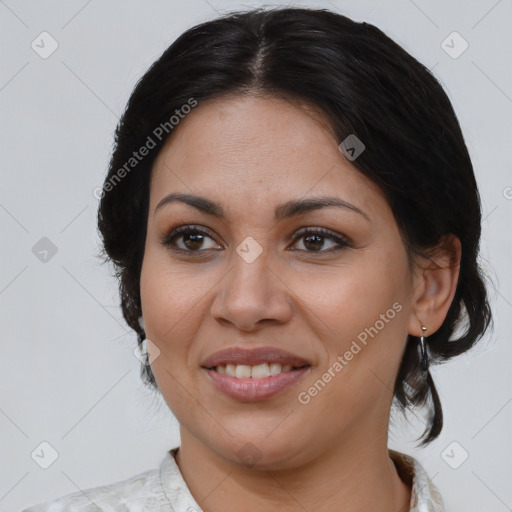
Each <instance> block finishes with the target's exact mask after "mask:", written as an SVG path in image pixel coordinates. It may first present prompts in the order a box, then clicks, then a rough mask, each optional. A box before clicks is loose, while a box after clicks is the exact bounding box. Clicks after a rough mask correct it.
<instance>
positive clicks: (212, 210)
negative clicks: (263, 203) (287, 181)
mask: <svg viewBox="0 0 512 512" xmlns="http://www.w3.org/2000/svg"><path fill="white" fill-rule="evenodd" d="M173 202H180V203H185V204H188V205H189V206H192V207H194V208H196V209H197V210H199V211H201V212H203V213H206V214H208V215H213V216H214V217H218V218H220V219H225V217H226V215H225V213H224V209H223V208H222V206H221V205H220V204H219V203H217V202H215V201H212V200H210V199H207V198H206V197H202V196H197V195H193V194H179V193H171V194H169V195H167V196H165V197H164V198H163V199H162V200H161V201H160V202H159V203H158V205H157V206H156V208H155V212H154V213H156V212H157V210H158V209H159V208H161V207H163V206H164V205H166V204H169V203H173ZM329 207H336V208H346V209H348V210H351V211H353V212H355V213H358V214H360V215H362V216H363V217H365V219H366V220H368V221H369V222H371V220H370V217H369V216H368V215H367V214H366V213H365V212H363V211H362V210H361V209H360V208H358V207H357V206H354V205H353V204H350V203H348V202H347V201H344V200H343V199H340V198H339V197H332V196H319V197H309V198H306V199H298V200H291V201H287V202H286V203H284V204H281V205H279V206H277V207H276V210H275V213H274V216H275V219H276V220H277V221H281V220H283V219H288V218H290V217H294V216H296V215H302V214H304V213H307V212H310V211H313V210H319V209H320V208H329Z"/></svg>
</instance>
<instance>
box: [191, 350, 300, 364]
mask: <svg viewBox="0 0 512 512" xmlns="http://www.w3.org/2000/svg"><path fill="white" fill-rule="evenodd" d="M263 363H279V364H282V365H287V364H288V365H291V366H296V367H300V366H305V365H307V366H309V365H310V363H309V362H308V361H306V360H305V359H303V358H302V357H299V356H297V355H295V354H292V353H291V352H287V351H286V350H282V349H280V348H275V347H260V348H252V349H246V348H239V347H232V348H226V349H224V350H219V351H218V352H215V353H214V354H212V355H211V356H209V357H208V358H206V359H205V360H204V361H203V362H202V363H201V366H202V367H203V368H213V367H214V366H219V365H222V366H224V365H227V364H235V365H236V364H245V365H248V366H254V365H258V364H263Z"/></svg>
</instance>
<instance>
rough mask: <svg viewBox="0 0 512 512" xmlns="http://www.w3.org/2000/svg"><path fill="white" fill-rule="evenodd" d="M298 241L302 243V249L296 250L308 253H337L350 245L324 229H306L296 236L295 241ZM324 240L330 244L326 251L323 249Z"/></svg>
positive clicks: (340, 237) (324, 245)
mask: <svg viewBox="0 0 512 512" xmlns="http://www.w3.org/2000/svg"><path fill="white" fill-rule="evenodd" d="M299 240H302V241H303V242H302V245H303V246H304V249H296V250H299V251H304V252H310V253H311V252H313V253H314V252H320V253H325V252H332V251H339V250H341V249H343V248H345V247H350V244H349V243H348V241H347V240H346V239H345V238H344V237H342V236H340V235H335V234H334V233H331V232H330V231H328V230H327V229H325V228H314V229H313V228H307V229H305V230H303V231H301V232H300V233H298V234H297V235H296V237H295V241H299ZM326 240H328V241H330V243H331V246H330V247H328V248H327V249H325V247H326Z"/></svg>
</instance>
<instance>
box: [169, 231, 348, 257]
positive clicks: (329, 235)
mask: <svg viewBox="0 0 512 512" xmlns="http://www.w3.org/2000/svg"><path fill="white" fill-rule="evenodd" d="M187 234H196V235H197V234H199V235H202V236H207V237H208V238H211V239H212V240H213V238H214V237H213V236H212V234H211V233H209V232H208V231H206V230H204V229H200V228H198V227H195V226H190V225H187V226H180V227H178V228H176V229H174V230H172V231H171V232H170V233H169V234H168V235H167V236H166V237H165V238H164V239H163V240H162V241H161V243H162V245H164V246H166V247H168V248H169V249H170V250H172V251H174V252H178V253H187V254H190V255H193V256H196V255H201V253H204V252H206V251H215V250H217V249H198V250H197V251H194V250H191V249H181V248H177V247H175V246H174V240H175V239H176V238H177V237H179V236H180V235H187ZM308 235H319V236H320V237H321V238H323V239H329V240H332V241H334V242H336V243H337V244H338V247H332V248H330V249H326V250H322V249H320V250H318V251H306V250H303V249H293V250H296V251H301V252H305V253H308V254H325V253H333V252H338V251H341V250H343V249H345V248H347V247H351V246H352V245H351V243H350V242H349V240H348V239H347V238H345V237H344V236H342V235H335V234H334V233H333V232H331V231H329V230H328V229H325V228H311V227H307V228H304V229H302V230H301V231H299V232H298V233H296V235H295V237H294V239H293V243H295V242H297V241H298V240H300V239H301V238H304V237H306V236H308Z"/></svg>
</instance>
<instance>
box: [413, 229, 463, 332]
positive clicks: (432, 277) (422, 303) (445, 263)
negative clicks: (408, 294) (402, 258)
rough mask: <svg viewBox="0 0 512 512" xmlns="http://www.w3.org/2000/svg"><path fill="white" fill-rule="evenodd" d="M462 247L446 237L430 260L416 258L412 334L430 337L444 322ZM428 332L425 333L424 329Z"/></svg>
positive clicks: (457, 271) (449, 237)
mask: <svg viewBox="0 0 512 512" xmlns="http://www.w3.org/2000/svg"><path fill="white" fill-rule="evenodd" d="M460 258H461V243H460V240H459V239H458V238H457V237H456V236H455V235H451V234H450V235H446V236H445V237H443V240H442V241H441V243H440V244H439V245H437V246H436V247H434V248H433V249H432V251H431V252H430V253H429V257H428V258H427V257H424V256H420V257H416V258H415V271H414V277H413V290H412V295H413V296H412V300H411V306H412V308H411V317H410V319H409V334H411V335H413V336H418V337H419V336H422V335H423V334H424V335H426V336H429V335H431V334H433V333H434V332H436V331H437V330H438V329H439V328H440V327H441V325H442V324H443V322H444V319H445V318H446V315H447V313H448V309H450V305H451V303H452V300H453V297H454V295H455V291H456V289H457V282H458V279H459V270H460ZM422 325H424V326H425V327H426V328H427V330H426V331H425V333H423V332H422V330H421V326H422Z"/></svg>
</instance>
